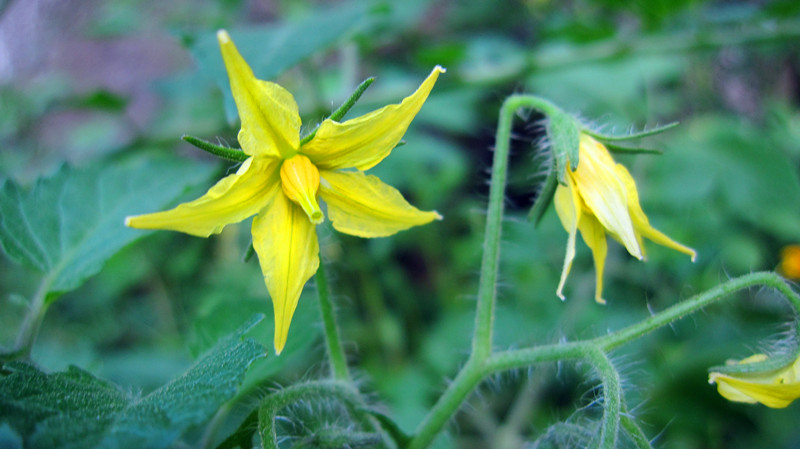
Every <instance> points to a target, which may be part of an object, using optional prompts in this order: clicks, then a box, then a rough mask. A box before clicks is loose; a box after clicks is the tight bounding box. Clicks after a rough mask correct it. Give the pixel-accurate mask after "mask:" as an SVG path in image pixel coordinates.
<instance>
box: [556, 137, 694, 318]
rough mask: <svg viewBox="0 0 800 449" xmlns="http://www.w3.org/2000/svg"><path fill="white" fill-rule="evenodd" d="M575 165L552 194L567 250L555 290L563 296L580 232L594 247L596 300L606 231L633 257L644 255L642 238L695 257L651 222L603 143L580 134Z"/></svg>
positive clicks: (600, 285)
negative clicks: (566, 238)
mask: <svg viewBox="0 0 800 449" xmlns="http://www.w3.org/2000/svg"><path fill="white" fill-rule="evenodd" d="M578 151H579V152H578V168H577V169H576V170H575V171H572V170H571V169H570V168H569V166H567V175H566V177H565V178H566V179H565V180H566V183H567V185H566V186H564V185H561V184H559V185H558V187H557V188H556V193H555V196H554V202H555V208H556V213H557V214H558V218H559V219H560V220H561V224H562V225H563V226H564V229H566V230H567V232H569V239H568V240H567V254H566V257H565V258H564V268H563V270H562V272H561V281H560V282H559V284H558V290H557V291H556V294H557V295H558V297H559V298H561V299H564V294H563V289H564V283H565V282H566V280H567V275H568V274H569V270H570V268H571V267H572V260H573V259H574V258H575V238H576V235H577V232H578V230H580V232H581V236H583V241H584V242H586V245H587V246H588V247H589V248H590V249H591V250H592V256H593V258H594V265H595V271H596V276H597V280H596V287H595V300H596V301H597V302H599V303H601V304H604V303H605V300H604V299H603V296H602V295H603V268H604V266H605V261H606V252H607V249H608V247H607V243H606V234H608V235H610V236H611V237H613V238H614V239H615V240H617V241H619V242H620V243H622V245H623V246H625V248H626V249H627V250H628V252H629V253H630V254H631V255H632V256H633V257H636V258H637V259H640V260H643V259H644V258H645V249H644V241H643V239H642V238H643V237H646V238H648V239H650V240H652V241H654V242H655V243H658V244H659V245H664V246H667V247H669V248H672V249H674V250H677V251H680V252H682V253H686V254H688V255H690V256H692V261H694V259H695V257H696V253H695V251H694V250H693V249H691V248H689V247H687V246H684V245H681V244H680V243H678V242H676V241H674V240H672V239H670V238H669V237H667V236H666V235H664V234H663V233H662V232H660V231H658V230H657V229H655V228H653V227H652V226H650V221H649V220H648V219H647V216H646V215H645V214H644V211H642V207H641V206H640V205H639V194H638V192H637V191H636V183H635V182H634V180H633V177H631V174H630V173H629V172H628V170H627V169H626V168H625V167H624V166H623V165H621V164H617V163H615V162H614V159H613V158H612V157H611V154H610V153H609V152H608V149H606V147H605V145H603V144H602V143H600V142H598V141H597V140H595V139H594V138H592V137H591V136H589V135H587V134H583V133H581V136H580V148H579V150H578Z"/></svg>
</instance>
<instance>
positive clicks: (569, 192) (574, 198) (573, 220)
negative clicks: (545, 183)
mask: <svg viewBox="0 0 800 449" xmlns="http://www.w3.org/2000/svg"><path fill="white" fill-rule="evenodd" d="M553 203H554V204H555V208H556V215H558V219H559V220H560V221H561V225H562V226H564V229H566V231H567V232H568V233H569V237H568V238H567V253H566V255H565V256H564V267H563V268H562V269H561V279H560V280H559V281H558V289H556V295H557V296H558V297H559V298H561V300H562V301H563V300H564V299H565V297H564V292H563V291H564V284H565V283H566V282H567V276H568V275H569V270H570V269H571V268H572V261H573V260H574V259H575V236H576V235H577V234H578V220H579V219H580V215H581V205H580V198H579V197H578V195H577V192H575V188H574V187H573V186H572V180H570V179H567V186H566V187H565V186H562V185H561V184H559V185H558V187H557V188H556V193H555V195H554V197H553Z"/></svg>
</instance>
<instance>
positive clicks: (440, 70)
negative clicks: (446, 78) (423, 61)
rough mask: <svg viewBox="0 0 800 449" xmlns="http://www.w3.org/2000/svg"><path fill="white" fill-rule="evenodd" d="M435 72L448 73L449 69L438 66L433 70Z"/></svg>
mask: <svg viewBox="0 0 800 449" xmlns="http://www.w3.org/2000/svg"><path fill="white" fill-rule="evenodd" d="M433 71H434V72H439V73H447V69H446V68H444V67H442V66H440V65H439V64H436V67H434V68H433Z"/></svg>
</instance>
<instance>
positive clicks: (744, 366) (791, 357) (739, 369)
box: [708, 354, 797, 374]
mask: <svg viewBox="0 0 800 449" xmlns="http://www.w3.org/2000/svg"><path fill="white" fill-rule="evenodd" d="M796 357H797V355H796V354H778V355H770V356H768V357H767V359H766V360H763V361H761V362H753V363H734V364H731V365H718V366H712V367H711V368H709V369H708V371H709V372H714V373H722V374H744V373H768V372H770V371H777V370H779V369H782V368H786V367H787V366H789V365H791V364H792V363H794V361H795V360H796Z"/></svg>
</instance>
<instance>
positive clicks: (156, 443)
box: [0, 316, 264, 448]
mask: <svg viewBox="0 0 800 449" xmlns="http://www.w3.org/2000/svg"><path fill="white" fill-rule="evenodd" d="M262 318H263V317H262V316H256V317H254V318H253V319H251V320H250V321H249V322H248V323H246V324H245V325H244V326H242V327H241V328H239V329H238V330H237V331H236V332H235V333H233V334H232V335H230V336H228V337H227V338H225V339H223V340H222V341H221V342H220V343H219V344H217V346H215V347H214V348H213V349H212V350H211V351H209V352H208V353H207V354H206V355H205V356H204V357H203V358H202V359H201V360H200V361H198V362H197V363H196V364H195V365H194V366H193V367H191V368H189V370H188V371H186V372H185V373H184V374H183V375H181V376H180V377H178V378H176V379H174V380H173V381H171V382H170V383H168V384H167V385H164V386H163V387H161V388H159V389H157V390H156V391H154V392H152V393H150V394H148V395H147V396H144V397H136V396H134V395H131V394H130V393H128V392H125V391H124V390H123V389H121V388H119V387H117V386H116V385H114V384H112V383H110V382H107V381H104V380H102V379H98V378H96V377H94V376H92V375H91V374H89V373H88V372H86V371H83V370H81V369H79V368H76V367H70V368H69V370H68V371H66V372H63V373H54V374H46V373H43V372H42V371H39V370H38V369H37V368H35V367H34V366H32V365H30V364H28V363H24V362H10V363H7V364H5V365H3V367H2V377H0V421H6V422H8V423H10V425H11V427H12V428H13V429H14V430H15V431H16V432H18V433H19V434H20V435H21V436H22V437H23V439H24V441H25V445H26V447H31V448H52V447H59V448H87V447H100V448H134V447H135V448H165V447H170V446H171V445H172V444H173V442H174V441H175V440H177V439H178V438H179V437H180V436H181V435H182V434H183V433H184V432H185V431H186V430H187V429H189V428H191V427H193V426H197V425H199V424H202V423H204V422H206V421H207V420H208V419H210V418H211V416H212V415H213V414H214V413H215V412H216V411H217V410H218V409H219V407H220V406H221V405H222V404H223V403H225V402H226V401H228V400H229V399H231V398H232V397H233V396H234V395H235V394H236V391H237V390H238V387H239V385H240V384H241V382H242V380H243V379H244V374H245V372H246V371H247V369H248V367H249V366H250V364H251V363H252V362H253V361H255V360H256V359H258V358H260V357H262V356H263V355H264V348H263V347H262V346H261V345H259V344H258V343H256V342H255V341H254V340H252V339H243V335H244V334H245V333H246V332H247V331H248V330H249V329H250V328H252V327H253V326H254V325H255V324H256V323H258V321H260V320H261V319H262Z"/></svg>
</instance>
